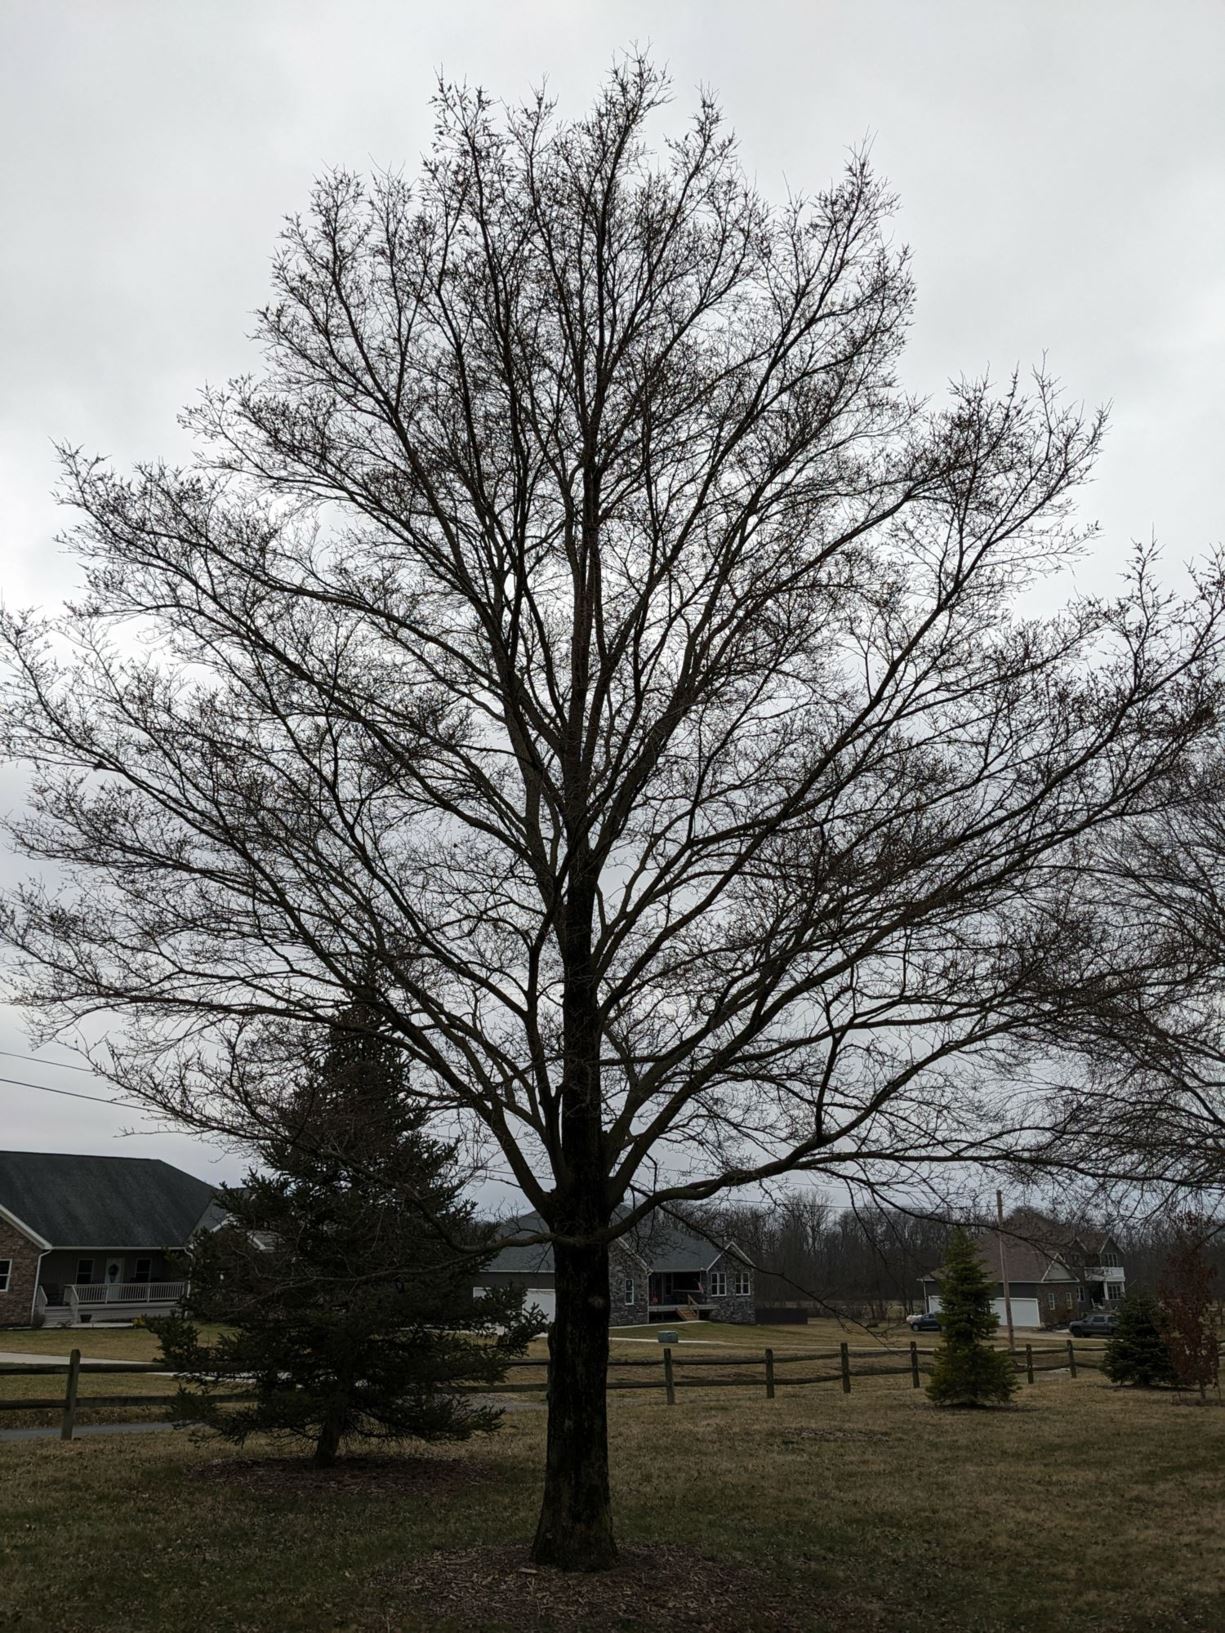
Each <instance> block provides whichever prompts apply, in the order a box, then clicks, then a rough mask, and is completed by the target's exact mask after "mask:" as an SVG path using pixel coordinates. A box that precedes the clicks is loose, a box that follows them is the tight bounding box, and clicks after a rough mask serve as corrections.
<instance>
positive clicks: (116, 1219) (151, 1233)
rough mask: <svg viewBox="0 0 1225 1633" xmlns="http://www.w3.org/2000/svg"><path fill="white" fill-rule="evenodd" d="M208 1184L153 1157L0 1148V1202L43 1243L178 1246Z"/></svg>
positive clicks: (204, 1200) (194, 1221) (206, 1196)
mask: <svg viewBox="0 0 1225 1633" xmlns="http://www.w3.org/2000/svg"><path fill="white" fill-rule="evenodd" d="M215 1189H216V1188H215V1186H212V1185H207V1184H205V1182H204V1180H202V1179H196V1178H195V1176H194V1175H193V1174H185V1173H184V1172H183V1170H182V1169H181V1168H173V1167H171V1165H170V1164H169V1163H168V1162H162V1161H161V1159H160V1158H157V1157H81V1156H75V1155H72V1154H69V1153H67V1152H51V1151H0V1208H2V1209H3V1210H4V1212H5V1213H6V1214H8V1215H9V1217H10V1218H12V1219H13V1220H14V1221H15V1222H16V1223H17V1224H19V1225H22V1226H24V1227H25V1228H26V1229H27V1230H29V1231H32V1232H33V1233H34V1234H35V1235H36V1236H38V1237H40V1238H41V1240H42V1242H43V1243H45V1244H46V1245H47V1246H48V1247H105V1248H120V1247H154V1248H162V1247H182V1246H184V1245H185V1244H186V1243H187V1241H188V1239H189V1237H190V1236H191V1234H192V1232H193V1231H194V1230H195V1228H196V1226H197V1225H198V1224H199V1223H200V1220H201V1218H202V1216H203V1214H204V1211H205V1209H206V1208H207V1207H208V1206H209V1204H210V1203H211V1201H212V1199H213V1194H214V1191H215Z"/></svg>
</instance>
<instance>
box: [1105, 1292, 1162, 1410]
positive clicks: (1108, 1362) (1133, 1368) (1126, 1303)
mask: <svg viewBox="0 0 1225 1633" xmlns="http://www.w3.org/2000/svg"><path fill="white" fill-rule="evenodd" d="M1118 1320H1119V1324H1118V1327H1117V1328H1116V1329H1115V1331H1114V1333H1113V1334H1112V1335H1111V1338H1110V1340H1109V1342H1108V1343H1107V1345H1106V1355H1105V1359H1104V1360H1103V1362H1102V1371H1103V1372H1104V1373H1105V1374H1106V1376H1107V1377H1108V1378H1109V1379H1110V1380H1111V1382H1112V1383H1116V1384H1137V1385H1139V1387H1140V1388H1141V1389H1152V1388H1154V1387H1155V1386H1156V1385H1158V1384H1172V1383H1174V1382H1176V1378H1175V1375H1174V1367H1173V1364H1172V1363H1171V1361H1170V1351H1169V1347H1168V1345H1167V1343H1166V1337H1165V1332H1164V1330H1163V1328H1164V1322H1163V1317H1162V1310H1161V1306H1160V1304H1158V1302H1157V1300H1156V1299H1155V1298H1154V1297H1153V1296H1152V1294H1151V1293H1129V1294H1128V1296H1127V1297H1126V1298H1125V1299H1123V1301H1122V1302H1121V1303H1120V1305H1119V1311H1118Z"/></svg>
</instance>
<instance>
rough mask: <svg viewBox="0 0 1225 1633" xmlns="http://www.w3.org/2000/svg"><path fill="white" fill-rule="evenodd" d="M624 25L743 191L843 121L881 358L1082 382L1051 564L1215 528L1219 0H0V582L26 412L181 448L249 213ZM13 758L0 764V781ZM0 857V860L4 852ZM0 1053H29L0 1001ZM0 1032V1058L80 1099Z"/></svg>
mask: <svg viewBox="0 0 1225 1633" xmlns="http://www.w3.org/2000/svg"><path fill="white" fill-rule="evenodd" d="M635 42H636V43H638V44H641V45H650V46H651V47H652V48H653V50H654V52H655V54H656V56H657V58H659V59H662V60H663V61H665V62H666V63H667V64H668V65H669V66H670V68H671V71H672V74H673V78H674V82H675V94H676V110H675V114H676V117H681V116H683V115H684V114H685V113H686V112H687V111H688V110H689V108H690V107H691V106H692V103H693V91H694V87H695V86H696V85H697V84H699V83H703V84H706V85H710V86H712V87H713V88H714V89H715V90H716V91H717V92H718V93H719V94H720V96H721V98H722V101H723V103H724V106H725V108H726V111H727V113H728V115H729V118H730V120H731V122H732V124H733V125H734V127H735V128H736V129H737V130H738V132H739V134H740V138H741V145H742V151H743V155H744V159H745V162H746V164H747V166H748V168H749V169H750V170H751V171H752V172H753V173H754V174H755V176H756V178H757V181H758V183H759V185H760V186H761V187H762V188H763V190H765V191H766V192H767V193H768V194H772V195H773V196H776V197H781V195H782V194H783V192H784V190H785V189H786V188H787V187H791V188H792V189H794V190H811V189H814V188H816V187H819V186H821V185H822V184H823V183H825V182H826V181H827V180H828V179H829V178H830V177H831V176H832V175H833V174H834V173H835V172H836V171H837V170H838V168H839V167H840V165H841V163H842V160H843V158H844V155H845V152H846V150H847V148H848V147H851V146H853V145H855V144H857V143H859V142H860V141H862V140H863V138H864V137H865V136H870V137H871V139H872V142H873V156H874V160H875V162H876V164H877V166H878V168H879V169H880V170H881V171H882V172H883V173H884V174H885V175H887V176H888V177H889V178H890V179H891V181H892V182H893V184H894V186H895V188H896V189H897V191H898V193H899V194H900V197H901V209H900V211H899V214H898V218H897V232H898V235H899V237H902V238H904V239H906V240H907V241H908V242H909V243H910V244H911V245H912V247H913V250H914V253H915V271H916V276H917V280H918V289H919V310H918V322H917V325H916V328H915V331H914V337H913V342H912V346H911V351H910V359H909V363H908V374H909V377H910V379H911V381H912V382H913V383H914V384H915V385H918V386H921V387H923V388H924V389H927V390H932V391H938V390H939V389H941V387H942V385H943V383H944V381H945V380H946V379H948V378H949V377H950V376H952V375H956V374H959V373H962V372H965V373H978V372H980V371H981V370H983V369H984V368H987V367H989V368H990V369H991V371H992V373H993V374H997V375H998V374H1003V373H1006V372H1007V371H1009V370H1010V369H1011V368H1012V367H1013V366H1014V365H1015V364H1018V363H1019V364H1020V365H1021V366H1022V367H1027V366H1029V365H1030V364H1031V363H1034V362H1036V361H1037V360H1038V359H1039V358H1040V357H1041V356H1042V354H1043V353H1044V352H1045V353H1046V354H1047V355H1048V358H1049V361H1050V364H1051V366H1052V367H1053V369H1054V371H1055V372H1056V373H1057V374H1058V375H1059V376H1060V377H1061V378H1062V379H1063V380H1064V382H1065V383H1066V385H1067V387H1068V389H1069V390H1070V391H1071V392H1072V393H1073V395H1075V396H1076V397H1077V398H1081V397H1083V398H1085V399H1087V400H1088V401H1090V402H1100V401H1105V400H1110V401H1112V402H1113V405H1114V409H1113V416H1112V430H1111V433H1110V436H1109V440H1108V443H1107V446H1106V451H1105V453H1104V456H1103V458H1102V460H1101V463H1100V465H1099V467H1098V475H1097V481H1096V484H1095V486H1094V487H1093V489H1092V490H1091V491H1090V494H1089V496H1088V499H1087V502H1086V509H1085V518H1086V519H1089V518H1091V517H1096V518H1097V519H1098V520H1100V522H1101V523H1102V528H1103V532H1102V537H1101V541H1100V546H1099V548H1098V549H1097V551H1096V552H1095V555H1094V557H1093V558H1092V560H1091V561H1089V562H1087V563H1086V564H1085V565H1084V566H1083V567H1082V569H1081V577H1082V579H1083V580H1086V581H1089V582H1091V583H1092V585H1093V587H1095V588H1098V587H1102V586H1104V585H1105V584H1106V583H1108V581H1109V578H1110V575H1111V574H1112V573H1113V572H1114V571H1116V570H1117V568H1118V566H1119V565H1120V563H1121V562H1122V560H1123V557H1124V555H1125V553H1126V551H1127V549H1128V546H1129V542H1130V541H1131V540H1132V539H1136V538H1143V539H1147V538H1148V537H1149V536H1150V534H1153V533H1155V534H1156V535H1157V537H1158V539H1159V540H1160V541H1161V542H1162V543H1163V544H1164V545H1165V547H1166V549H1167V551H1168V552H1169V556H1170V559H1171V564H1172V566H1174V565H1176V564H1177V563H1178V562H1181V561H1183V560H1185V559H1186V558H1188V557H1190V556H1193V555H1196V554H1198V553H1199V552H1201V551H1202V550H1203V549H1205V548H1206V547H1207V546H1209V545H1211V544H1213V543H1216V542H1219V541H1220V540H1221V538H1222V536H1223V535H1225V520H1223V517H1225V499H1223V498H1222V493H1221V477H1222V440H1223V432H1225V407H1223V399H1225V386H1223V382H1225V0H1011V3H1005V0H841V3H830V0H807V3H799V0H740V3H729V0H666V3H664V0H655V3H630V0H602V3H600V4H592V3H583V0H515V3H513V4H509V3H506V0H499V3H494V0H487V3H475V0H450V3H444V0H439V3H433V4H424V3H422V0H208V3H207V4H203V5H202V4H199V3H198V0H76V3H71V4H70V3H63V0H0V135H2V138H3V140H2V145H0V152H2V153H3V155H4V162H3V171H2V173H0V222H2V227H0V594H2V595H3V597H4V599H5V600H6V601H7V602H9V603H19V604H27V603H42V604H49V603H54V602H55V601H57V600H58V599H60V598H61V597H62V596H63V595H64V594H65V593H66V592H67V591H69V590H70V589H71V587H72V585H73V582H74V574H73V568H72V564H71V562H70V561H69V560H67V559H66V558H64V557H63V556H62V555H59V554H57V551H56V547H55V545H54V540H53V536H54V533H55V531H56V528H57V525H59V521H60V518H57V515H56V512H55V509H54V507H53V505H52V504H51V503H50V500H49V492H50V489H51V487H52V485H53V482H54V475H55V472H54V462H53V457H52V451H51V442H52V439H65V440H70V441H73V442H79V443H81V444H83V445H85V446H86V447H88V448H90V449H93V450H97V451H100V452H105V453H107V454H109V455H111V456H112V457H113V458H114V459H115V460H116V461H118V462H120V463H126V462H130V461H132V460H134V459H138V458H141V457H145V456H153V455H157V454H168V455H174V454H176V453H178V454H181V453H182V452H183V451H184V444H183V442H182V440H181V436H180V433H179V432H178V431H177V429H176V426H175V414H176V412H177V410H178V409H179V408H180V407H181V406H182V405H183V404H184V403H185V402H186V401H188V400H189V399H190V397H191V396H192V394H193V392H194V391H195V390H196V388H197V387H198V386H199V385H200V384H201V383H202V382H204V381H205V380H214V381H216V380H220V379H223V378H225V377H226V376H227V375H230V374H232V373H235V372H239V371H242V370H244V369H247V368H250V367H252V366H254V363H255V357H254V353H253V350H252V348H251V347H250V345H249V344H248V342H247V340H246V336H247V334H248V333H249V331H250V329H251V322H250V317H249V314H250V312H251V310H252V309H253V308H254V307H255V306H256V305H257V304H259V302H260V301H261V299H262V298H263V296H264V294H265V292H266V280H267V268H268V260H269V255H270V252H271V249H272V245H273V240H274V237H275V234H276V230H277V226H278V222H279V219H280V217H281V216H282V215H283V214H285V213H287V212H290V211H293V210H296V209H298V208H300V207H302V206H303V204H304V203H305V201H306V197H307V192H308V188H309V186H310V182H311V178H312V177H313V176H314V175H315V174H316V173H317V172H318V171H319V170H320V169H322V168H323V167H325V166H327V165H333V164H344V165H348V166H352V167H358V168H369V167H371V166H380V167H382V166H387V167H399V166H403V167H404V168H405V169H407V170H408V171H410V172H411V170H412V168H413V167H414V164H415V161H416V158H417V155H418V154H419V153H420V152H421V151H422V149H423V148H424V147H425V145H426V143H427V140H428V136H429V129H430V115H429V108H428V99H429V96H430V92H431V89H432V85H433V81H434V77H435V75H436V73H437V72H438V71H439V70H442V71H443V72H445V73H446V74H447V75H448V77H451V78H456V79H461V78H462V79H467V80H469V81H478V82H481V83H483V84H484V85H486V86H487V87H488V88H489V89H490V90H491V91H493V92H494V93H495V94H497V95H499V96H503V97H506V98H508V99H517V98H519V97H521V96H522V95H524V94H525V93H526V92H527V91H528V90H529V89H530V88H531V87H532V86H534V85H536V84H538V83H539V82H540V81H541V80H542V79H543V78H545V77H546V76H547V78H548V81H549V83H550V86H551V88H552V90H553V91H554V93H555V94H556V96H557V97H558V99H559V100H560V103H561V106H562V112H563V113H567V112H569V113H576V112H578V111H580V110H581V109H582V108H583V107H584V106H585V105H586V103H587V102H588V101H589V100H590V98H591V96H592V94H593V92H594V90H595V88H596V85H597V83H598V81H599V78H600V76H601V74H602V73H603V72H604V70H605V68H606V67H607V65H608V63H609V61H610V60H611V58H612V56H613V54H614V53H615V52H616V51H617V50H618V49H622V48H624V47H626V46H627V45H630V44H632V43H635ZM18 788H19V782H18V779H17V778H16V777H15V776H14V775H13V774H12V773H11V772H9V773H7V774H4V773H0V804H10V805H11V803H12V801H13V799H14V798H15V797H16V796H17V790H18ZM17 871H18V865H17V864H16V863H15V862H14V860H13V859H12V858H11V857H0V880H5V881H7V880H9V879H11V878H12V877H14V875H15V873H16V872H17ZM0 1049H3V1050H11V1051H15V1052H16V1055H17V1056H28V1043H27V1040H26V1037H25V1034H24V1031H23V1028H22V1023H21V1019H20V1017H19V1016H18V1015H17V1014H16V1013H15V1012H14V1011H12V1010H11V1009H10V1010H4V1009H2V1008H0ZM52 1056H54V1058H55V1059H57V1060H68V1059H70V1058H71V1057H69V1056H67V1055H66V1054H65V1053H64V1052H63V1051H47V1053H46V1056H45V1058H44V1059H43V1060H42V1061H40V1062H39V1063H38V1064H34V1063H32V1062H31V1061H30V1060H29V1059H28V1058H26V1059H22V1058H14V1056H12V1055H0V1079H2V1078H5V1077H15V1078H25V1079H28V1080H31V1081H37V1082H39V1083H41V1084H45V1085H47V1086H48V1087H51V1088H59V1089H69V1090H74V1091H77V1092H84V1093H91V1094H92V1093H102V1092H104V1090H103V1089H102V1088H101V1087H100V1086H98V1085H96V1084H92V1083H91V1082H90V1080H89V1079H88V1078H85V1077H82V1076H81V1075H80V1074H79V1073H77V1072H72V1071H68V1070H63V1069H60V1068H59V1067H57V1066H55V1065H52V1064H50V1060H51V1058H52ZM133 1126H135V1127H136V1128H137V1129H139V1128H141V1127H142V1125H141V1124H140V1122H139V1119H138V1118H137V1117H136V1116H135V1114H134V1113H132V1112H127V1111H124V1112H120V1111H116V1110H113V1109H111V1108H109V1107H107V1106H104V1105H97V1104H93V1103H91V1102H86V1101H81V1100H72V1099H64V1098H61V1097H57V1096H54V1095H51V1094H46V1093H41V1092H39V1091H37V1090H34V1089H26V1088H21V1087H18V1086H15V1085H13V1084H6V1083H4V1082H0V1146H3V1147H8V1148H13V1147H16V1148H25V1149H32V1150H39V1149H41V1150H71V1151H92V1152H103V1153H112V1154H127V1155H142V1156H164V1157H166V1158H167V1160H169V1161H175V1162H179V1163H181V1164H182V1166H184V1167H187V1168H190V1169H193V1170H195V1171H196V1172H198V1173H200V1174H204V1175H207V1174H220V1175H222V1176H224V1177H231V1176H233V1175H235V1174H236V1172H237V1171H238V1166H239V1164H238V1163H237V1160H236V1159H235V1158H233V1157H223V1158H221V1159H220V1160H218V1159H217V1156H216V1153H213V1152H210V1151H209V1150H208V1149H207V1148H205V1147H204V1146H202V1145H201V1144H200V1143H199V1142H197V1141H194V1140H191V1139H189V1138H188V1137H186V1136H182V1135H174V1134H162V1133H151V1132H148V1130H147V1129H146V1131H145V1132H143V1133H130V1134H124V1133H123V1131H124V1130H125V1129H129V1128H132V1127H133Z"/></svg>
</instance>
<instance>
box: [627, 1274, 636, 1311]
mask: <svg viewBox="0 0 1225 1633" xmlns="http://www.w3.org/2000/svg"><path fill="white" fill-rule="evenodd" d="M625 1302H626V1303H627V1304H632V1303H633V1302H634V1278H633V1276H627V1277H626V1278H625Z"/></svg>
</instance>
